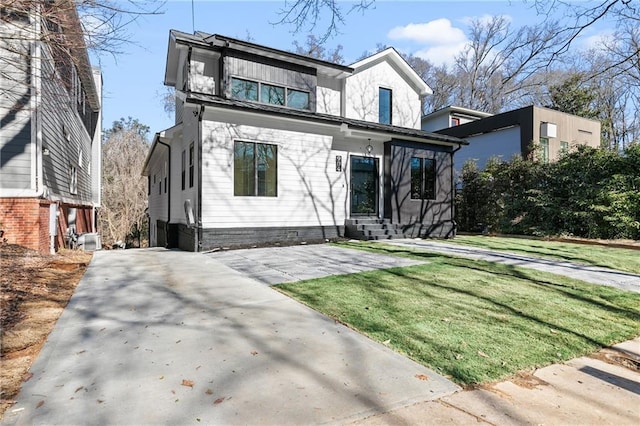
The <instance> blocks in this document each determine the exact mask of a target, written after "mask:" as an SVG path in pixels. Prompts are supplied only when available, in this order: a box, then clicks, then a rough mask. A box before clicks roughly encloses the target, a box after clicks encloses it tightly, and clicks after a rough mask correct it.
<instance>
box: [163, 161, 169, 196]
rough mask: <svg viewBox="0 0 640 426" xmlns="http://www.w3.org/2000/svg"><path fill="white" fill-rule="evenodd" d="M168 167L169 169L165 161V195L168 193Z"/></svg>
mask: <svg viewBox="0 0 640 426" xmlns="http://www.w3.org/2000/svg"><path fill="white" fill-rule="evenodd" d="M167 167H168V166H167V162H166V161H165V162H164V193H165V194H166V193H167V179H168V176H169V171H168V168H167Z"/></svg>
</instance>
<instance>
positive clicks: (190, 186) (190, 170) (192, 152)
mask: <svg viewBox="0 0 640 426" xmlns="http://www.w3.org/2000/svg"><path fill="white" fill-rule="evenodd" d="M194 155H195V152H194V150H193V142H191V145H189V188H193V162H194V158H193V157H194Z"/></svg>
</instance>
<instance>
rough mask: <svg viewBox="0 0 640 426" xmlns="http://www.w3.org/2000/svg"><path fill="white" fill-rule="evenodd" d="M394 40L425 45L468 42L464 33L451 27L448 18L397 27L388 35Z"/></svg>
mask: <svg viewBox="0 0 640 426" xmlns="http://www.w3.org/2000/svg"><path fill="white" fill-rule="evenodd" d="M387 37H389V38H390V39H392V40H411V41H414V42H417V43H423V44H455V43H459V42H461V41H463V40H466V38H467V37H466V36H465V34H464V31H462V30H461V29H460V28H455V27H453V26H452V25H451V21H449V20H448V19H446V18H441V19H436V20H434V21H429V22H424V23H420V24H413V23H411V24H408V25H405V26H404V27H395V28H393V29H391V31H389V33H388V34H387Z"/></svg>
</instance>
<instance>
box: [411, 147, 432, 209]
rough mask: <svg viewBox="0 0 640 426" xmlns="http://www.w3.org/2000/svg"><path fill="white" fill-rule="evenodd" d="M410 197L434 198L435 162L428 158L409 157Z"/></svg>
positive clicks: (416, 198)
mask: <svg viewBox="0 0 640 426" xmlns="http://www.w3.org/2000/svg"><path fill="white" fill-rule="evenodd" d="M411 198H412V199H414V200H434V199H435V198H436V162H435V160H433V159H430V158H419V157H412V158H411Z"/></svg>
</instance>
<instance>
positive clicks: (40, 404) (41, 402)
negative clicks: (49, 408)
mask: <svg viewBox="0 0 640 426" xmlns="http://www.w3.org/2000/svg"><path fill="white" fill-rule="evenodd" d="M43 405H44V401H40V402H38V405H36V408H40V407H42V406H43Z"/></svg>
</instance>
